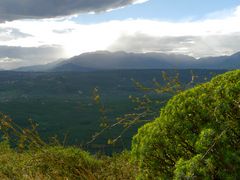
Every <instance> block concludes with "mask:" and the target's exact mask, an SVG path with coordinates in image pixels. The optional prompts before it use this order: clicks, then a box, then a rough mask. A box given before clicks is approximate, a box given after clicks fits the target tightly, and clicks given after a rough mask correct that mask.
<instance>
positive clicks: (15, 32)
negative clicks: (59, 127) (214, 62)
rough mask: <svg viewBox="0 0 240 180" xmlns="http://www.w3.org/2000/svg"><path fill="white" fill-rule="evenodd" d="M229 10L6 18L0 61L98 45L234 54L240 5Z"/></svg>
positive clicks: (33, 60)
mask: <svg viewBox="0 0 240 180" xmlns="http://www.w3.org/2000/svg"><path fill="white" fill-rule="evenodd" d="M9 1H11V0H9ZM89 2H90V1H89ZM109 2H110V1H109ZM111 2H112V1H111ZM124 2H125V1H124ZM131 2H133V1H131ZM138 2H143V1H138ZM0 8H1V6H0ZM227 12H228V13H224V15H221V16H219V15H218V16H219V17H216V15H215V17H213V16H211V17H206V18H205V19H202V20H195V21H179V22H169V21H161V20H149V19H126V20H112V21H107V22H102V23H96V24H81V23H79V22H75V21H74V20H72V19H69V18H67V19H61V20H59V19H43V20H16V21H10V22H5V23H2V24H0V47H1V48H0V58H2V61H1V60H0V65H1V64H2V62H7V63H8V64H10V63H9V62H10V61H11V59H12V61H13V62H20V60H21V63H22V64H24V63H25V64H24V65H31V64H41V63H46V62H52V61H55V60H56V59H58V58H68V57H71V56H75V55H79V54H81V53H84V52H92V51H98V50H109V51H127V52H138V53H139V52H143V53H144V52H161V53H181V54H185V55H191V56H194V57H206V56H221V55H230V54H233V53H236V52H238V51H240V44H239V42H240V6H239V7H236V8H235V9H233V10H231V11H227ZM4 47H5V48H4ZM43 47H44V48H45V51H43V49H44V48H43ZM10 50H11V51H10ZM28 54H29V55H28ZM18 65H19V64H17V63H12V66H14V67H15V66H18ZM7 67H8V68H9V67H10V65H8V66H7ZM0 68H1V66H0Z"/></svg>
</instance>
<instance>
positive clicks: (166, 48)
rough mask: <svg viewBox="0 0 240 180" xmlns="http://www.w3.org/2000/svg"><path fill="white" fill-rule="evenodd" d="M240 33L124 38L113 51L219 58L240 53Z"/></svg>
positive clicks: (112, 47) (120, 39)
mask: <svg viewBox="0 0 240 180" xmlns="http://www.w3.org/2000/svg"><path fill="white" fill-rule="evenodd" d="M239 42H240V33H233V34H228V35H209V36H178V37H172V36H171V37H153V36H148V35H145V34H135V35H134V36H122V37H120V38H119V39H118V40H117V41H116V42H115V43H114V44H112V45H111V46H110V47H109V50H111V51H127V52H129V51H131V52H152V51H155V52H163V53H180V54H187V55H191V56H195V57H205V56H219V55H222V54H233V53H235V52H238V51H240V46H239Z"/></svg>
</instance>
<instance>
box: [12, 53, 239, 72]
mask: <svg viewBox="0 0 240 180" xmlns="http://www.w3.org/2000/svg"><path fill="white" fill-rule="evenodd" d="M239 68H240V52H237V53H235V54H233V55H230V56H218V57H205V58H199V59H196V58H194V57H191V56H188V55H182V54H164V53H157V52H148V53H128V52H124V51H118V52H109V51H96V52H88V53H83V54H80V55H77V56H74V57H71V58H69V59H64V60H61V61H56V62H53V63H49V64H45V65H36V66H27V67H20V68H17V69H14V71H33V72H37V71H43V72H51V71H52V72H59V71H60V72H61V71H80V72H87V71H96V70H117V69H239Z"/></svg>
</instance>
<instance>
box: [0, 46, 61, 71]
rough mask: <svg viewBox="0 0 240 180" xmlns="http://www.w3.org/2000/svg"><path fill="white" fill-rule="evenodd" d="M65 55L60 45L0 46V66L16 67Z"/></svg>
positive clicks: (40, 62) (49, 60)
mask: <svg viewBox="0 0 240 180" xmlns="http://www.w3.org/2000/svg"><path fill="white" fill-rule="evenodd" d="M63 56H64V54H63V49H62V48H61V47H60V46H40V47H13V46H0V68H6V69H11V68H16V67H19V66H28V65H36V64H44V63H47V62H52V61H55V60H57V59H59V58H62V57H63Z"/></svg>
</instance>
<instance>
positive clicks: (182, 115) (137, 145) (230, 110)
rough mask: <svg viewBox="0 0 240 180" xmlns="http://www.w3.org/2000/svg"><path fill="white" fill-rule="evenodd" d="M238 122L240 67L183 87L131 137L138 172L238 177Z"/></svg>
mask: <svg viewBox="0 0 240 180" xmlns="http://www.w3.org/2000/svg"><path fill="white" fill-rule="evenodd" d="M239 127H240V70H236V71H232V72H228V73H225V74H223V75H219V76H217V77H215V78H213V79H212V80H211V81H210V82H208V83H205V84H201V85H198V86H196V87H195V88H193V89H190V90H187V91H184V92H181V93H179V94H178V95H176V96H175V97H173V98H172V99H171V100H170V101H169V102H168V103H167V105H166V106H165V107H164V108H163V109H162V110H161V113H160V116H159V117H158V118H156V119H155V120H154V121H153V122H150V123H148V124H146V125H144V126H143V127H142V128H140V129H139V131H138V134H137V135H136V136H135V137H134V138H133V141H132V157H133V159H134V160H135V161H136V162H137V163H138V165H139V167H140V168H141V173H140V175H139V178H140V179H141V178H143V179H151V178H154V179H156V178H159V179H169V178H175V179H183V178H205V179H219V178H231V179H237V177H240V128H239Z"/></svg>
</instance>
